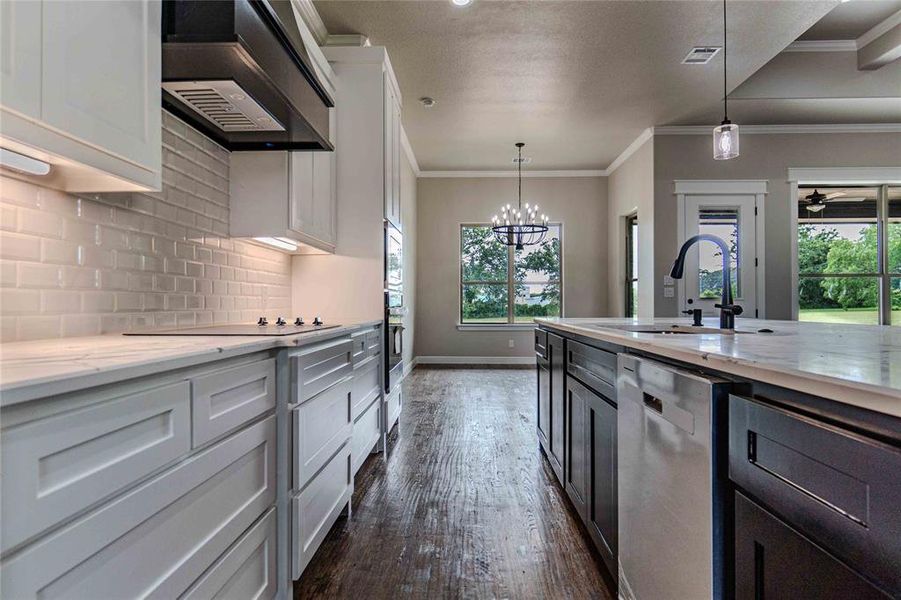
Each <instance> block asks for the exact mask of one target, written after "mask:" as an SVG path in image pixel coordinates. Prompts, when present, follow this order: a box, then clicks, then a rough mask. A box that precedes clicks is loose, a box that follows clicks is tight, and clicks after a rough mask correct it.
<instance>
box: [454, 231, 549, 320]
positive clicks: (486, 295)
mask: <svg viewBox="0 0 901 600" xmlns="http://www.w3.org/2000/svg"><path fill="white" fill-rule="evenodd" d="M548 227H549V229H548V233H547V236H546V237H545V239H544V240H543V241H542V242H541V243H540V244H535V245H533V246H526V247H525V248H523V249H522V250H515V249H514V248H513V247H511V246H507V245H505V244H502V243H501V242H498V241H497V240H496V239H495V237H494V234H493V233H492V232H491V226H490V225H482V224H478V225H462V226H461V228H460V323H462V324H512V323H530V322H532V321H533V320H534V319H535V317H556V316H560V315H561V305H562V277H561V271H562V269H561V262H562V261H561V257H562V252H561V226H560V225H549V226H548Z"/></svg>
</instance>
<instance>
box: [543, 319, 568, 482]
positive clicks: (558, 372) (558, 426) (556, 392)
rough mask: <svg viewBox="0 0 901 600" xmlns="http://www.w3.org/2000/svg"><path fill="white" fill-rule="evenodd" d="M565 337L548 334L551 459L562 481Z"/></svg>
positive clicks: (563, 459)
mask: <svg viewBox="0 0 901 600" xmlns="http://www.w3.org/2000/svg"><path fill="white" fill-rule="evenodd" d="M563 343H564V342H563V338H562V337H560V336H559V335H554V334H553V333H549V334H547V348H548V361H550V363H551V424H550V430H551V431H550V446H551V452H550V459H551V466H553V467H554V471H556V472H557V478H558V479H559V480H560V481H563V479H564V475H563V473H564V471H565V470H566V365H565V363H564V360H565V354H564V349H563Z"/></svg>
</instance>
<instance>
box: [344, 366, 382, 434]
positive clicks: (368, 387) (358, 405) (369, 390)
mask: <svg viewBox="0 0 901 600" xmlns="http://www.w3.org/2000/svg"><path fill="white" fill-rule="evenodd" d="M380 390H381V386H380V385H379V361H378V360H370V361H369V362H368V363H366V364H365V365H363V366H361V367H360V368H359V369H356V370H354V384H353V393H352V395H351V398H352V400H353V409H352V411H351V414H352V415H353V418H354V420H356V419H357V417H359V416H360V415H361V414H362V413H363V411H364V410H365V409H366V407H367V406H369V405H370V404H371V403H372V401H373V400H375V399H376V398H378V396H379V391H380Z"/></svg>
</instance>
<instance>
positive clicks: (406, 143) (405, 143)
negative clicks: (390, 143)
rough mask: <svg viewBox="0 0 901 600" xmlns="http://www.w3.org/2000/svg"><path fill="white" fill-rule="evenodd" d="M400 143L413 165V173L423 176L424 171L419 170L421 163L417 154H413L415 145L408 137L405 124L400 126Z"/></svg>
mask: <svg viewBox="0 0 901 600" xmlns="http://www.w3.org/2000/svg"><path fill="white" fill-rule="evenodd" d="M400 145H401V148H403V149H404V154H406V155H407V160H408V161H410V166H411V167H413V174H414V175H416V177H422V171H420V170H419V163H418V162H417V161H416V155H415V154H413V146H411V145H410V139H409V138H408V137H407V130H406V129H404V126H403V125H401V126H400Z"/></svg>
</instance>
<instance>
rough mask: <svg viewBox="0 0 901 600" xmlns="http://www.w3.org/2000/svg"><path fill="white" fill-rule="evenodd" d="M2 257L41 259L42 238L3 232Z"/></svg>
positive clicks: (0, 242)
mask: <svg viewBox="0 0 901 600" xmlns="http://www.w3.org/2000/svg"><path fill="white" fill-rule="evenodd" d="M0 258H8V259H11V260H33V261H39V260H41V239H40V238H36V237H30V236H24V235H15V234H11V233H6V232H3V235H2V237H0Z"/></svg>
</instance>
